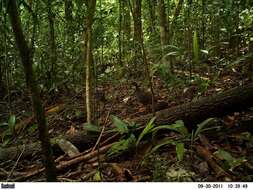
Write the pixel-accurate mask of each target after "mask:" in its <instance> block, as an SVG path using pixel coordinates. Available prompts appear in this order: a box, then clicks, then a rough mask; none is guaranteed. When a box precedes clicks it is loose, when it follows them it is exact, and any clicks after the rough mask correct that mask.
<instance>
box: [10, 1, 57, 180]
mask: <svg viewBox="0 0 253 190" xmlns="http://www.w3.org/2000/svg"><path fill="white" fill-rule="evenodd" d="M7 11H8V14H9V17H10V21H11V25H12V29H13V32H14V36H15V40H16V44H17V47H18V49H19V52H20V56H21V61H22V63H23V66H24V70H25V78H26V83H27V86H28V88H29V90H30V92H31V96H32V97H31V98H32V103H33V111H34V114H35V117H36V120H37V123H38V129H39V139H40V141H41V146H42V152H43V154H44V157H45V163H44V165H45V168H46V177H47V181H56V180H57V178H56V168H55V163H54V158H53V153H52V147H51V144H50V139H49V134H48V127H47V125H46V120H45V112H44V109H43V106H42V102H41V99H40V96H39V89H38V86H37V84H36V80H35V76H34V72H33V69H32V64H33V61H32V57H31V51H30V49H29V47H28V45H27V42H26V41H25V36H24V34H23V31H22V27H21V21H20V17H19V14H18V10H17V5H16V1H15V0H9V7H8V10H7Z"/></svg>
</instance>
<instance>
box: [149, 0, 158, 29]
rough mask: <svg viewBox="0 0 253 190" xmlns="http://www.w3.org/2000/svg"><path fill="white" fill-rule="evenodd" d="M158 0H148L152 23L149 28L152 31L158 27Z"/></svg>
mask: <svg viewBox="0 0 253 190" xmlns="http://www.w3.org/2000/svg"><path fill="white" fill-rule="evenodd" d="M156 3H157V2H156V1H154V0H148V9H149V15H150V25H149V28H150V29H149V30H150V32H152V33H153V32H155V31H156V29H155V27H156V11H155V10H156Z"/></svg>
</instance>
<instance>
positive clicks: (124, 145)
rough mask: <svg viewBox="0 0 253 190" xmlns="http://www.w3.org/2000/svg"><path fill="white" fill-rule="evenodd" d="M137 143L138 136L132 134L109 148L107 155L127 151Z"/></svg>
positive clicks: (115, 154)
mask: <svg viewBox="0 0 253 190" xmlns="http://www.w3.org/2000/svg"><path fill="white" fill-rule="evenodd" d="M135 143H136V138H135V136H134V134H131V135H130V137H129V138H127V139H123V140H120V141H118V142H116V143H114V144H113V145H112V147H111V148H110V149H109V150H108V152H107V155H108V156H109V157H112V156H118V155H120V154H122V153H124V152H126V151H127V150H128V149H129V148H131V147H132V146H134V145H135Z"/></svg>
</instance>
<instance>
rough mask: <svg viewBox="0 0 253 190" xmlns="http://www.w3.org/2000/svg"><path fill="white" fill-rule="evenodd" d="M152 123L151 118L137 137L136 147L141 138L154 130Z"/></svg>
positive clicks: (153, 119)
mask: <svg viewBox="0 0 253 190" xmlns="http://www.w3.org/2000/svg"><path fill="white" fill-rule="evenodd" d="M154 121H155V117H153V118H152V119H151V120H150V121H149V122H148V124H147V126H146V127H145V128H144V129H143V131H142V132H141V134H140V135H139V137H138V140H137V142H136V146H138V145H139V143H140V141H141V140H142V138H143V137H144V136H145V135H146V134H148V133H150V132H152V131H151V130H152V129H153V128H154V126H155V125H154Z"/></svg>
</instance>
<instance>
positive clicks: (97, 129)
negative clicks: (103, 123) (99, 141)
mask: <svg viewBox="0 0 253 190" xmlns="http://www.w3.org/2000/svg"><path fill="white" fill-rule="evenodd" d="M83 128H84V129H85V130H87V131H90V132H97V133H99V132H100V131H101V128H100V127H98V126H96V125H92V124H90V123H85V124H84V125H83Z"/></svg>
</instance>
